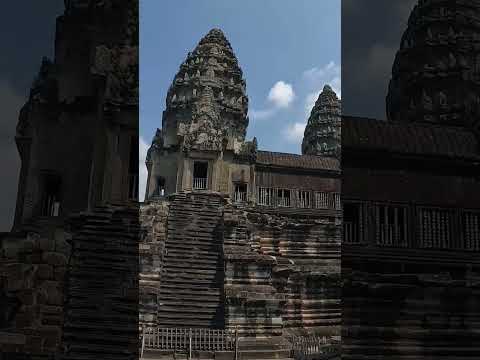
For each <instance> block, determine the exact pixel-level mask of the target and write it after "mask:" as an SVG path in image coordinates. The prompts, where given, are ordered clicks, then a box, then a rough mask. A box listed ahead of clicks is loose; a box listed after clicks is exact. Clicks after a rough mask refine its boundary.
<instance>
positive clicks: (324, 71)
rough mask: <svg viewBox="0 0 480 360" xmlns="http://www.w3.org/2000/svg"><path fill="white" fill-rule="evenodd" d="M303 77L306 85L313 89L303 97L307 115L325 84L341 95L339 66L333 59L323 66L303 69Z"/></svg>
mask: <svg viewBox="0 0 480 360" xmlns="http://www.w3.org/2000/svg"><path fill="white" fill-rule="evenodd" d="M303 78H304V80H305V82H306V84H307V86H308V87H309V88H310V89H313V91H311V92H309V93H308V94H307V96H306V98H305V115H306V116H307V117H308V116H309V115H310V112H311V111H312V108H313V106H314V105H315V101H317V99H318V96H319V95H320V93H321V92H322V90H323V87H324V86H325V85H330V86H331V87H332V89H333V91H335V93H336V94H337V96H338V97H339V98H341V97H342V93H341V91H342V82H341V67H340V66H339V65H337V64H335V62H333V61H330V62H329V63H328V64H326V65H325V66H323V67H313V68H311V69H309V70H306V71H304V72H303Z"/></svg>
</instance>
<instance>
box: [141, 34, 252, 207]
mask: <svg viewBox="0 0 480 360" xmlns="http://www.w3.org/2000/svg"><path fill="white" fill-rule="evenodd" d="M247 112H248V98H247V95H246V83H245V80H244V79H243V73H242V70H241V69H240V67H239V65H238V61H237V58H236V56H235V54H234V52H233V50H232V47H231V45H230V43H229V42H228V40H227V39H226V37H225V35H224V34H223V32H222V31H221V30H219V29H213V30H211V31H210V32H209V33H208V34H207V35H206V36H204V37H203V38H202V39H201V40H200V42H199V44H198V45H197V47H196V48H195V49H194V50H193V52H190V53H188V55H187V58H186V59H185V61H184V62H183V63H182V64H181V65H180V69H179V71H178V72H177V74H176V75H175V78H174V79H173V82H172V84H171V86H170V88H169V90H168V93H167V99H166V109H165V111H164V112H163V117H162V129H161V130H160V129H159V130H157V133H156V135H155V138H154V140H153V143H152V146H151V148H150V149H149V151H148V155H147V168H148V171H149V177H148V183H147V193H146V197H147V198H149V197H152V196H162V195H165V194H167V193H173V192H176V191H181V190H190V189H196V190H214V191H220V192H222V191H225V192H228V189H227V188H226V186H222V176H223V175H225V174H223V173H222V170H223V168H222V164H221V162H222V160H225V159H228V158H229V157H231V156H233V154H239V153H240V152H242V151H243V150H245V146H246V145H247V144H246V143H245V135H246V132H247V126H248V117H247ZM182 160H183V161H182ZM160 168H161V171H160ZM227 186H228V185H227Z"/></svg>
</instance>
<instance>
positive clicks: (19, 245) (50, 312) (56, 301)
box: [0, 229, 71, 354]
mask: <svg viewBox="0 0 480 360" xmlns="http://www.w3.org/2000/svg"><path fill="white" fill-rule="evenodd" d="M70 252H71V247H70V245H69V244H68V243H67V241H66V234H65V233H64V232H63V230H61V229H57V230H53V231H50V232H47V233H43V234H40V233H34V232H29V233H27V234H23V233H16V234H15V233H12V234H8V235H6V236H5V237H4V238H3V239H2V242H1V254H0V284H1V289H0V291H1V293H0V297H1V300H0V302H1V305H0V307H1V308H2V316H3V318H2V319H1V322H0V351H1V352H4V353H8V352H28V353H34V354H53V353H55V352H56V351H57V350H58V349H59V347H60V344H61V339H62V325H63V318H64V286H65V273H66V271H67V264H68V259H69V256H70Z"/></svg>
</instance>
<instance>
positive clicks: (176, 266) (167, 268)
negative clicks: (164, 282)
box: [163, 263, 222, 272]
mask: <svg viewBox="0 0 480 360" xmlns="http://www.w3.org/2000/svg"><path fill="white" fill-rule="evenodd" d="M163 268H164V270H165V272H170V271H181V269H184V268H185V266H184V265H183V264H181V263H169V264H166V265H164V267H163ZM179 269H180V270H179ZM195 269H198V270H202V271H203V270H213V269H215V270H217V271H219V270H221V269H222V267H221V266H220V265H217V266H213V265H212V264H199V263H197V264H196V265H195ZM190 270H192V271H193V270H194V269H193V268H192V269H190Z"/></svg>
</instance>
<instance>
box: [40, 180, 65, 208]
mask: <svg viewBox="0 0 480 360" xmlns="http://www.w3.org/2000/svg"><path fill="white" fill-rule="evenodd" d="M60 184H61V182H60V177H59V176H58V175H51V174H49V175H45V177H44V185H43V186H44V190H43V198H42V209H41V215H42V216H59V214H60Z"/></svg>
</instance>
